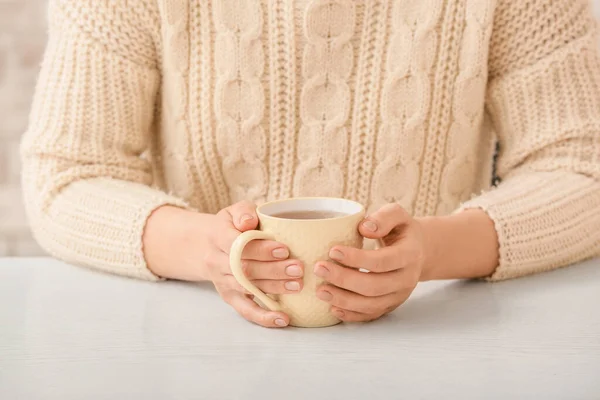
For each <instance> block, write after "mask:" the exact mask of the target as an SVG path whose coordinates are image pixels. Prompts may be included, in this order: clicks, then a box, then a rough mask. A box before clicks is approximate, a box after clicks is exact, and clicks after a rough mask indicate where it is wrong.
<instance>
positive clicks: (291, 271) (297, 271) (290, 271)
mask: <svg viewBox="0 0 600 400" xmlns="http://www.w3.org/2000/svg"><path fill="white" fill-rule="evenodd" d="M285 273H286V274H287V275H288V276H292V277H294V278H299V277H301V276H302V275H304V273H303V272H302V268H300V267H299V266H297V265H290V266H289V267H287V268H286V269H285Z"/></svg>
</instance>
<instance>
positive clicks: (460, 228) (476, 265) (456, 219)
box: [418, 209, 498, 281]
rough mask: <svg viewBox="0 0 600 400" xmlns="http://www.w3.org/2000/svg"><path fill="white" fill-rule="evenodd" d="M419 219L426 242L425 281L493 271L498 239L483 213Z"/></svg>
mask: <svg viewBox="0 0 600 400" xmlns="http://www.w3.org/2000/svg"><path fill="white" fill-rule="evenodd" d="M418 220H419V222H420V223H421V224H422V227H423V236H424V242H425V243H424V246H425V258H424V265H423V271H422V274H421V280H422V281H425V280H437V279H468V278H481V277H485V276H489V275H491V274H492V273H493V272H494V270H495V268H496V267H497V265H498V237H497V234H496V230H495V228H494V223H493V222H492V220H491V219H490V218H489V216H488V215H487V213H485V212H484V211H483V210H480V209H472V210H465V211H463V212H460V213H457V214H453V215H449V216H442V217H426V218H420V219H418Z"/></svg>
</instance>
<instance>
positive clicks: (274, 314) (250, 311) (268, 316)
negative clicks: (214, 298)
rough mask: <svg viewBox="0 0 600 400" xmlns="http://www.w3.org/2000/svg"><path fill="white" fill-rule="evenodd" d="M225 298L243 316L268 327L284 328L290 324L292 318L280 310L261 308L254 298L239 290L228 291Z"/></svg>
mask: <svg viewBox="0 0 600 400" xmlns="http://www.w3.org/2000/svg"><path fill="white" fill-rule="evenodd" d="M223 299H224V300H225V301H226V302H227V303H228V304H229V305H231V306H232V307H233V308H234V309H235V310H236V311H237V312H238V313H239V314H240V315H241V316H242V317H244V318H245V319H247V320H248V321H250V322H253V323H255V324H257V325H260V326H264V327H266V328H283V327H286V326H288V325H289V323H290V318H289V317H288V316H287V315H286V314H284V313H282V312H280V311H269V310H265V309H264V308H261V307H260V306H259V305H258V304H256V303H255V302H254V300H252V299H250V298H249V297H248V296H246V295H244V294H242V293H239V292H233V291H232V292H227V293H226V294H225V295H224V296H223Z"/></svg>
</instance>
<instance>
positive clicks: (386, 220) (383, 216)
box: [358, 203, 412, 239]
mask: <svg viewBox="0 0 600 400" xmlns="http://www.w3.org/2000/svg"><path fill="white" fill-rule="evenodd" d="M411 219H412V217H411V216H410V214H409V213H408V212H407V211H406V210H405V209H404V208H402V207H401V206H400V205H399V204H396V203H392V204H386V205H385V206H383V207H381V208H380V209H379V210H378V211H376V212H375V213H373V214H371V215H369V216H368V217H367V218H365V220H364V221H363V222H362V223H361V224H360V226H359V228H358V231H359V232H360V234H361V235H363V236H364V237H366V238H369V239H381V238H384V237H386V236H387V235H389V234H390V232H392V230H393V229H394V228H396V227H397V226H400V225H404V224H406V223H408V222H410V221H411Z"/></svg>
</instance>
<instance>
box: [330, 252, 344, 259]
mask: <svg viewBox="0 0 600 400" xmlns="http://www.w3.org/2000/svg"><path fill="white" fill-rule="evenodd" d="M329 257H331V259H332V260H337V261H340V260H341V259H342V258H344V253H342V252H341V251H339V250H331V251H330V252H329Z"/></svg>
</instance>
